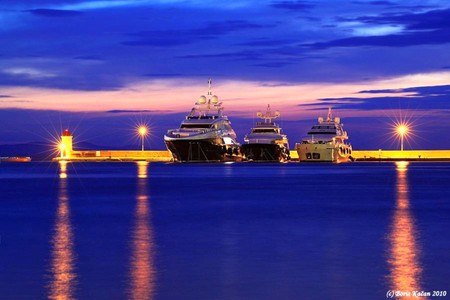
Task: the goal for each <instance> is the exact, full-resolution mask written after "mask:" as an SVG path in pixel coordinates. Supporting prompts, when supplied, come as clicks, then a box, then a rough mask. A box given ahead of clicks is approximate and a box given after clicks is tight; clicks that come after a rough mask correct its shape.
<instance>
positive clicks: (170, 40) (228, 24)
mask: <svg viewBox="0 0 450 300" xmlns="http://www.w3.org/2000/svg"><path fill="white" fill-rule="evenodd" d="M267 27H271V26H270V25H259V24H255V23H251V22H248V21H246V20H229V21H223V22H209V23H207V24H206V25H205V26H203V27H200V28H193V29H179V30H148V31H141V32H137V33H133V34H130V36H134V37H137V38H138V39H136V40H131V41H124V42H122V43H121V44H122V45H126V46H155V47H172V46H180V45H186V44H191V43H194V42H197V41H202V40H210V39H215V38H218V37H220V36H223V35H226V34H230V33H233V32H237V31H243V30H249V29H260V28H267Z"/></svg>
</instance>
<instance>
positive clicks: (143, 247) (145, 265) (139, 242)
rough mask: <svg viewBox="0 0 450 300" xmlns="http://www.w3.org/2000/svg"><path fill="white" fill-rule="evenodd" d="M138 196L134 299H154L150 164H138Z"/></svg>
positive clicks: (134, 233)
mask: <svg viewBox="0 0 450 300" xmlns="http://www.w3.org/2000/svg"><path fill="white" fill-rule="evenodd" d="M137 168H138V169H137V196H136V210H135V214H134V216H135V217H134V218H135V224H134V230H133V235H132V256H131V262H130V264H131V266H130V279H131V284H130V285H131V286H130V292H129V295H130V297H131V298H132V299H152V298H153V295H154V291H155V275H156V270H155V267H154V258H153V248H154V245H153V230H152V228H151V227H150V225H149V223H150V218H151V214H150V208H149V204H148V201H149V197H148V192H147V184H148V183H147V176H148V162H143V161H140V162H137Z"/></svg>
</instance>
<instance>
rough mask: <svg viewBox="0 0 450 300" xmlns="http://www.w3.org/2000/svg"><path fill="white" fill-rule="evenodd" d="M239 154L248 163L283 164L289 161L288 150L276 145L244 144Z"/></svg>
mask: <svg viewBox="0 0 450 300" xmlns="http://www.w3.org/2000/svg"><path fill="white" fill-rule="evenodd" d="M241 153H242V156H243V158H244V159H245V160H248V161H271V162H284V161H288V160H290V159H291V158H290V155H289V150H288V149H287V148H286V147H280V146H279V145H277V144H245V145H242V146H241Z"/></svg>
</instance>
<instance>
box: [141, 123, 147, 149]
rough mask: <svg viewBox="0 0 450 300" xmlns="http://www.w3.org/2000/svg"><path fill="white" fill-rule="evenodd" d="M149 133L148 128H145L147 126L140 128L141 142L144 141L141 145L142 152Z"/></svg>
mask: <svg viewBox="0 0 450 300" xmlns="http://www.w3.org/2000/svg"><path fill="white" fill-rule="evenodd" d="M147 132H148V130H147V127H145V126H141V127H139V135H140V136H141V141H142V143H141V150H142V151H144V139H145V136H146V135H147Z"/></svg>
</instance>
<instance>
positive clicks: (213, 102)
mask: <svg viewBox="0 0 450 300" xmlns="http://www.w3.org/2000/svg"><path fill="white" fill-rule="evenodd" d="M211 103H212V104H217V103H219V97H217V96H216V95H214V96H212V97H211Z"/></svg>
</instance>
